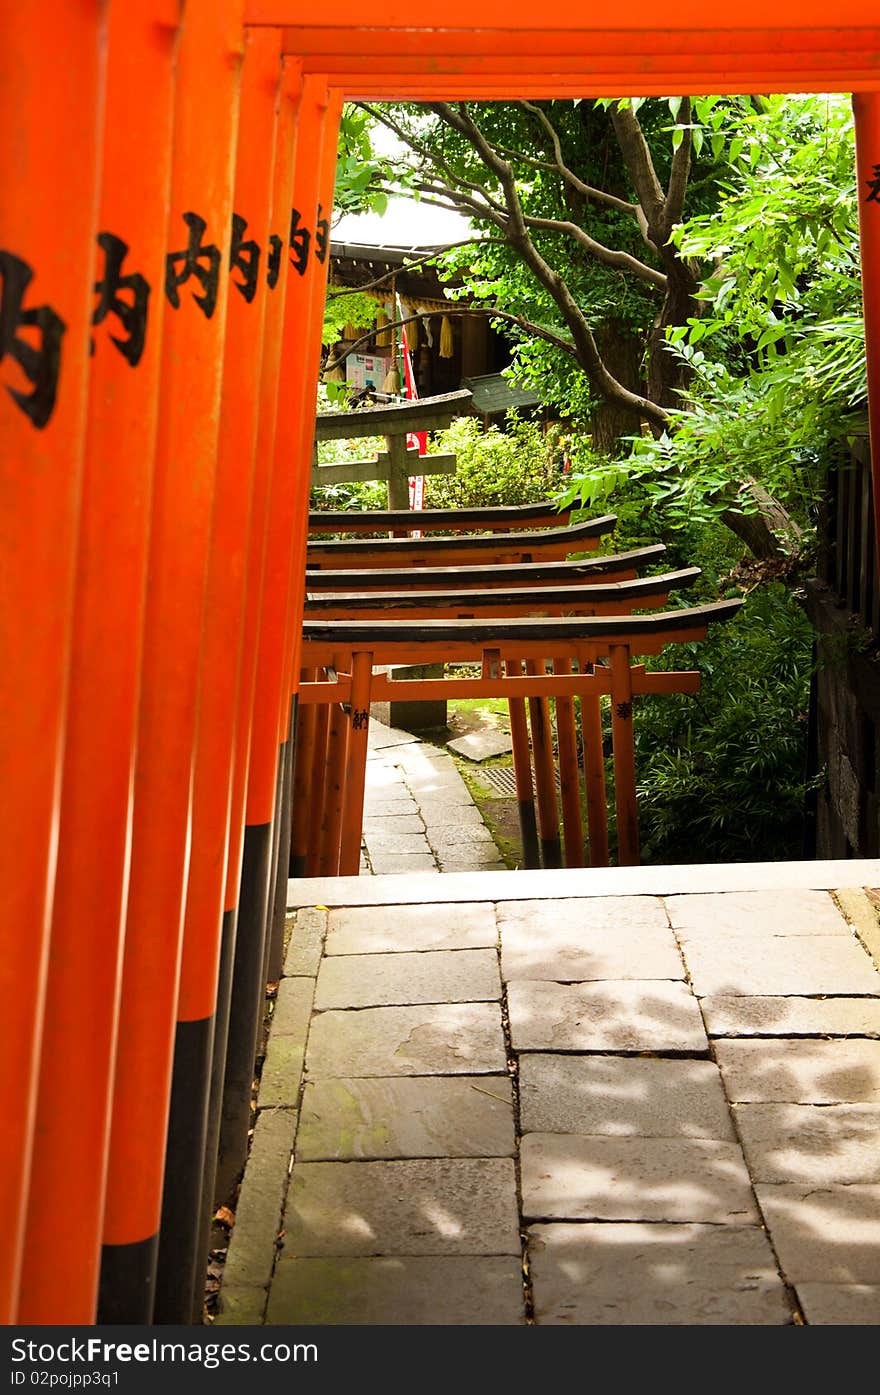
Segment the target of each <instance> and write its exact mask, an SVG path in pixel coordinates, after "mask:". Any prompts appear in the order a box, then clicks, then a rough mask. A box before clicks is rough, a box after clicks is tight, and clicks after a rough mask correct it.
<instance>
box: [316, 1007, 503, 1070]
mask: <svg viewBox="0 0 880 1395" xmlns="http://www.w3.org/2000/svg"><path fill="white" fill-rule="evenodd" d="M306 1064H307V1070H308V1074H309V1075H310V1077H311V1078H312V1079H319V1078H321V1077H327V1076H340V1077H349V1076H351V1077H359V1076H373V1075H378V1076H392V1075H474V1074H478V1075H483V1074H486V1073H493V1072H501V1073H504V1072H505V1071H506V1069H507V1057H506V1054H505V1046H504V1036H503V1033H502V1030H501V1012H500V1009H499V1006H498V1004H497V1003H443V1004H428V1005H425V1006H420V1007H379V1008H362V1009H360V1010H359V1011H353V1012H322V1013H319V1014H318V1015H317V1016H316V1017H314V1018H313V1020H312V1028H311V1032H310V1033H309V1051H308V1057H307V1062H306Z"/></svg>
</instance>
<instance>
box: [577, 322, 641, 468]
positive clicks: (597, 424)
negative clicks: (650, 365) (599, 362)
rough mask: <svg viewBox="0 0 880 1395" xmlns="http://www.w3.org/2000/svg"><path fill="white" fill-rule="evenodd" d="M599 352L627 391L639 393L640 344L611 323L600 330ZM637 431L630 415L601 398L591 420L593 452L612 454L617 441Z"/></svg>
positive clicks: (616, 405)
mask: <svg viewBox="0 0 880 1395" xmlns="http://www.w3.org/2000/svg"><path fill="white" fill-rule="evenodd" d="M596 342H597V343H598V346H599V353H600V354H601V355H602V359H603V361H604V362H605V364H606V365H607V367H608V369H609V370H610V372H611V373H613V374H614V377H615V378H616V379H617V381H618V382H619V383H623V386H624V387H626V388H629V390H630V392H641V391H642V390H643V389H642V384H641V383H640V381H639V369H640V366H641V359H642V345H641V343H640V342H639V340H638V339H636V338H634V337H633V335H631V334H628V333H627V331H626V330H625V329H623V328H621V326H620V325H618V324H616V323H615V322H614V321H611V322H609V323H608V324H607V325H604V326H603V327H602V330H601V332H600V333H599V335H598V336H597V341H596ZM637 431H638V423H637V422H636V421H635V420H634V418H633V414H632V412H630V411H627V410H625V409H624V408H623V407H620V406H618V404H617V403H616V402H609V401H608V400H607V399H603V400H602V401H601V402H600V403H599V405H598V406H597V407H596V409H595V411H594V412H593V414H592V415H591V417H590V435H591V437H592V441H593V449H594V450H597V451H603V452H605V453H606V454H608V455H614V454H615V453H616V450H617V445H618V442H619V441H620V440H621V439H622V437H624V436H632V435H633V434H634V433H635V432H637Z"/></svg>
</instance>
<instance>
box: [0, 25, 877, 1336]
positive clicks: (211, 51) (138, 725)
mask: <svg viewBox="0 0 880 1395" xmlns="http://www.w3.org/2000/svg"><path fill="white" fill-rule="evenodd" d="M381 13H382V18H381V20H371V22H370V23H369V24H365V23H364V21H363V17H362V16H363V7H362V6H361V5H355V4H354V3H352V0H338V3H337V4H336V5H334V6H332V7H328V8H327V10H326V11H325V12H324V13H322V15H321V17H320V24H311V23H308V24H306V23H304V22H303V7H302V4H301V3H300V0H54V3H52V4H51V5H50V6H40V5H35V4H31V3H26V0H0V32H2V35H3V41H2V44H0V130H2V132H3V140H2V143H0V190H2V199H0V294H2V302H0V389H2V390H0V436H2V450H0V497H2V510H0V518H2V523H0V529H2V552H3V557H2V591H0V615H2V652H3V664H2V668H0V711H2V721H3V729H2V735H0V742H2V750H0V761H2V807H3V812H4V834H5V836H4V838H3V840H2V842H0V887H2V889H3V900H4V906H3V945H2V953H0V1021H2V1022H3V1028H4V1043H3V1050H2V1052H0V1070H2V1078H0V1135H2V1145H0V1146H2V1168H0V1189H2V1195H3V1197H4V1219H5V1236H4V1245H3V1247H2V1256H0V1320H2V1321H4V1322H10V1321H19V1322H23V1323H45V1322H55V1323H88V1322H92V1321H93V1320H94V1319H95V1316H96V1313H97V1314H98V1315H99V1317H100V1318H101V1320H115V1321H127V1322H134V1323H138V1322H148V1321H151V1320H152V1319H153V1318H154V1317H155V1318H156V1319H157V1320H160V1321H169V1320H172V1321H180V1320H182V1318H181V1314H185V1313H187V1312H188V1311H189V1310H190V1309H191V1306H192V1301H193V1287H194V1275H195V1273H196V1272H197V1266H194V1264H193V1262H192V1256H193V1255H194V1254H195V1255H197V1254H198V1252H199V1245H200V1244H201V1243H202V1242H201V1241H200V1239H199V1235H198V1226H199V1222H198V1217H199V1215H200V1213H203V1211H204V1207H203V1205H201V1202H200V1198H202V1197H204V1196H206V1195H208V1196H209V1195H210V1194H211V1188H212V1181H211V1178H212V1168H213V1161H212V1159H213V1158H214V1156H215V1155H216V1142H217V1138H216V1129H217V1119H216V1117H215V1115H213V1114H212V1113H211V1111H210V1110H209V1109H208V1105H207V1101H208V1099H209V1097H210V1098H212V1099H213V1098H216V1094H217V1088H218V1087H217V1082H216V1079H213V1080H212V1079H211V1072H212V1064H211V1062H212V1048H211V1043H212V1042H213V1041H214V1039H215V1025H216V1026H217V1029H218V1031H219V1033H220V1037H221V1038H222V1032H223V1030H225V1027H223V1026H221V1024H220V1022H217V1023H215V1015H216V1016H217V1017H218V1018H222V1015H223V1012H224V1007H223V1004H224V1002H226V1003H228V993H227V992H226V991H225V989H224V984H228V978H229V975H230V973H231V963H232V959H233V958H234V956H235V954H238V953H245V952H246V948H247V945H248V943H249V936H251V934H252V933H256V930H255V927H259V925H260V923H261V917H262V918H265V915H266V909H267V905H268V903H269V900H270V897H271V892H272V872H271V865H272V864H271V849H272V829H273V822H274V820H275V817H276V809H275V800H276V775H277V770H278V768H279V761H281V760H282V759H283V751H284V747H285V744H286V742H287V739H288V732H289V722H290V712H291V700H292V696H293V694H294V692H295V688H296V683H297V675H298V674H299V670H300V644H301V638H300V636H301V618H302V607H303V592H304V558H305V547H306V529H307V497H308V485H309V475H310V466H311V451H312V432H313V419H314V382H315V379H316V376H317V369H318V360H319V349H320V343H319V337H320V323H321V305H322V300H323V293H324V282H325V276H326V269H327V257H328V251H329V221H328V220H329V211H330V206H331V202H332V189H333V174H334V163H335V152H336V133H337V124H338V119H339V113H340V110H341V104H342V101H343V98H344V97H366V98H373V99H380V98H392V97H393V98H409V99H413V100H430V99H432V98H437V97H442V98H444V99H456V98H470V99H480V98H483V99H500V98H513V97H516V98H519V97H523V96H530V97H538V98H540V97H575V96H576V97H585V96H603V95H607V96H614V95H620V94H627V95H650V94H678V93H687V92H690V93H704V92H741V91H758V92H766V91H775V92H785V91H805V90H811V91H825V90H837V91H847V92H852V93H854V94H855V96H854V105H855V114H856V126H857V139H858V161H859V173H858V180H859V190H860V214H861V219H862V221H861V228H862V256H863V267H864V284H865V309H866V320H867V340H868V368H869V383H870V388H871V434H872V438H873V443H874V461H875V471H876V470H877V469H878V466H880V194H878V188H880V184H878V180H880V19H878V15H877V8H876V3H873V2H871V3H866V0H837V3H836V4H835V6H834V7H833V16H832V18H830V19H829V12H828V8H827V6H826V5H824V4H822V3H820V0H775V4H774V5H772V6H769V5H768V4H767V2H766V0H737V4H736V5H735V6H731V7H730V9H729V10H728V11H727V12H725V13H723V14H720V15H718V14H716V15H715V16H713V18H714V19H715V24H714V25H713V27H712V28H708V27H707V25H706V16H707V9H706V6H705V0H671V3H670V4H669V5H668V6H667V7H666V10H665V12H664V16H663V20H664V27H663V29H662V30H659V29H657V28H656V27H655V26H656V5H654V4H653V3H650V4H649V3H648V0H629V4H628V5H627V6H626V7H625V8H623V7H621V8H619V9H617V10H614V11H613V12H612V11H610V10H609V7H608V6H607V5H604V4H600V3H598V0H582V3H580V4H578V5H576V6H573V5H572V4H571V0H545V3H544V4H543V5H542V6H541V7H540V10H537V9H536V7H534V6H533V5H530V4H526V3H525V0H483V3H482V4H481V5H480V6H479V7H478V25H475V24H474V13H475V7H474V6H473V4H472V3H470V0H423V3H422V4H421V6H420V7H419V9H418V14H417V16H416V17H415V22H414V15H413V12H412V10H411V7H410V6H409V5H408V4H404V2H403V0H385V3H384V4H383V6H382V7H381ZM291 210H292V213H291ZM874 499H875V509H876V508H877V507H878V501H880V488H875V491H874ZM877 536H878V537H880V528H878V529H877ZM236 925H237V938H236ZM224 994H225V996H224ZM47 1002H51V1012H47V1011H46V1004H47ZM175 1024H176V1025H175ZM234 1027H235V1023H234V1022H233V1024H232V1028H233V1029H234ZM174 1052H176V1056H175V1059H177V1060H182V1059H184V1058H186V1059H187V1061H188V1063H189V1074H188V1075H187V1077H186V1078H187V1079H188V1080H189V1081H190V1082H192V1081H193V1080H197V1081H198V1082H199V1088H198V1090H197V1091H196V1092H195V1094H192V1095H191V1096H189V1097H186V1096H185V1095H184V1096H183V1097H181V1095H180V1092H179V1091H177V1090H175V1091H174V1092H172V1069H171V1068H172V1055H173V1053H174ZM213 1059H214V1064H213V1071H214V1076H215V1077H216V1074H217V1071H218V1068H219V1069H220V1070H221V1074H222V1065H221V1066H220V1067H218V1063H217V1057H216V1054H215V1056H214V1058H213ZM70 1063H75V1067H73V1068H74V1069H75V1072H76V1076H75V1080H72V1079H71V1076H70V1069H71V1066H70ZM220 1085H221V1086H222V1079H221V1081H220ZM169 1100H170V1110H171V1117H172V1131H171V1135H172V1138H173V1139H174V1140H175V1141H174V1142H173V1143H172V1144H170V1145H169V1153H168V1157H167V1160H166V1142H165V1140H166V1130H167V1123H168V1116H169ZM193 1100H197V1103H196V1104H193V1102H192V1101H193ZM175 1119H177V1126H175V1124H174V1121H175ZM193 1159H200V1160H201V1161H200V1162H199V1163H198V1165H197V1166H196V1165H194V1164H193V1161H192V1160H193ZM166 1168H167V1169H168V1171H167V1174H166V1175H167V1176H169V1177H170V1178H171V1179H172V1182H173V1184H172V1185H171V1186H168V1187H166V1188H165V1199H164V1202H163V1172H164V1171H165V1170H166ZM203 1173H204V1176H203ZM61 1197H63V1198H64V1218H63V1228H64V1248H65V1253H66V1255H67V1256H68V1258H67V1260H66V1262H65V1272H64V1278H63V1282H59V1281H58V1277H57V1272H56V1263H55V1259H54V1252H55V1246H56V1244H57V1233H58V1201H59V1198H61ZM163 1208H164V1210H163ZM160 1218H161V1220H162V1227H161V1229H162V1236H163V1241H162V1248H161V1251H160V1247H159V1238H158V1237H159V1231H160ZM194 1218H195V1219H194ZM193 1227H195V1232H196V1233H193ZM166 1236H171V1237H174V1238H173V1240H172V1241H170V1242H168V1243H169V1244H170V1248H169V1247H168V1245H166V1239H165V1237H166ZM102 1244H103V1250H102ZM157 1252H158V1271H157ZM70 1256H74V1257H75V1260H74V1261H71V1259H70ZM102 1256H103V1257H102ZM183 1256H188V1257H189V1258H188V1259H186V1260H184V1258H183ZM157 1272H158V1281H157V1280H156V1274H157ZM99 1274H100V1276H101V1281H102V1289H103V1295H104V1296H103V1298H102V1300H101V1304H100V1308H98V1306H97V1302H98V1300H97V1295H98V1285H99Z"/></svg>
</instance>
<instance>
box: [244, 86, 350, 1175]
mask: <svg viewBox="0 0 880 1395" xmlns="http://www.w3.org/2000/svg"><path fill="white" fill-rule="evenodd" d="M325 139H326V140H329V141H330V142H331V144H332V146H333V149H334V151H335V148H336V124H335V122H334V121H333V120H332V117H330V116H329V94H328V91H327V84H326V82H324V81H322V80H321V79H316V78H310V79H307V80H305V81H304V82H303V93H302V99H301V102H300V112H299V123H298V131H297V156H296V165H295V170H294V184H293V209H292V214H291V222H290V248H289V256H290V268H289V272H288V286H287V296H286V302H285V308H284V331H283V340H282V350H281V365H280V375H279V379H280V380H279V390H278V410H277V417H276V423H275V443H274V460H275V463H274V472H275V476H276V477H277V487H275V488H273V491H272V506H271V510H270V515H269V520H268V537H267V544H266V561H265V571H264V577H263V597H262V607H261V615H260V629H259V638H258V645H257V649H258V655H257V677H256V689H255V698H254V711H253V721H252V732H251V751H250V764H249V769H248V788H247V807H246V828H245V835H244V848H243V856H242V873H241V890H240V897H239V908H238V931H237V935H236V944H235V960H234V969H233V987H232V998H231V1004H230V1022H229V1034H228V1045H227V1059H226V1071H225V1081H224V1091H223V1109H222V1122H221V1135H220V1148H219V1157H218V1168H217V1196H218V1197H221V1196H224V1195H226V1193H227V1192H228V1191H229V1190H230V1189H231V1187H232V1186H233V1184H234V1182H235V1180H236V1177H237V1175H238V1173H239V1172H240V1170H241V1167H242V1165H243V1163H244V1159H245V1155H246V1151H247V1130H248V1122H249V1117H250V1094H251V1085H252V1081H253V1071H254V1061H255V1056H256V1046H257V1037H258V1032H259V1025H260V1022H261V1021H262V1004H263V996H264V993H265V979H264V974H263V970H264V962H265V946H266V935H267V933H268V922H269V912H270V896H271V890H272V844H273V823H274V818H275V810H276V803H277V801H276V791H277V781H278V778H279V773H280V770H281V766H282V760H283V756H284V751H283V749H282V747H281V745H280V743H279V731H280V729H281V727H282V723H284V725H285V727H286V724H287V722H288V720H289V692H285V691H284V689H283V684H284V679H285V676H286V670H285V663H286V660H287V656H288V654H289V652H290V651H289V643H290V639H289V634H290V626H291V623H292V617H291V616H290V614H289V607H288V598H289V595H290V585H291V558H292V555H293V553H294V551H295V547H294V542H295V538H296V536H297V529H299V528H302V529H305V527H306V518H305V517H304V516H299V513H298V501H299V493H298V481H297V478H296V473H295V463H296V459H297V451H298V445H299V441H300V435H301V429H302V421H301V389H302V375H303V373H304V371H305V363H304V343H303V330H304V324H305V321H304V315H305V314H306V313H307V307H308V304H309V282H310V279H311V278H312V277H314V276H316V275H317V274H318V271H317V268H320V269H321V272H322V273H323V266H322V262H321V260H320V259H319V258H318V257H317V255H316V251H318V250H320V249H321V245H322V244H321V240H320V239H321V238H322V237H323V236H324V233H325V230H323V229H320V228H318V227H316V226H315V224H314V222H313V219H314V218H315V217H316V214H317V208H318V191H319V179H320V168H321V149H322V142H323V141H324V140H325ZM326 235H327V236H328V237H329V222H328V226H327V229H326ZM313 410H314V409H312V411H313ZM299 619H300V617H296V623H299Z"/></svg>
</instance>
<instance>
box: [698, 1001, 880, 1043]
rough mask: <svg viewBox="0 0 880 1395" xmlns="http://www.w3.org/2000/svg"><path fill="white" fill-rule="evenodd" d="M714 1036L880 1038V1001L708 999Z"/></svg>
mask: <svg viewBox="0 0 880 1395" xmlns="http://www.w3.org/2000/svg"><path fill="white" fill-rule="evenodd" d="M702 1008H703V1016H704V1017H705V1019H706V1027H707V1029H708V1032H709V1035H710V1037H773V1036H776V1037H795V1036H814V1037H818V1036H830V1037H846V1036H852V1037H880V999H878V998H778V997H775V998H774V997H719V998H704V999H703V1002H702Z"/></svg>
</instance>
